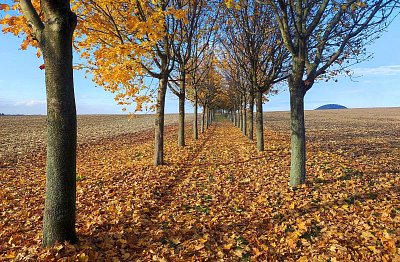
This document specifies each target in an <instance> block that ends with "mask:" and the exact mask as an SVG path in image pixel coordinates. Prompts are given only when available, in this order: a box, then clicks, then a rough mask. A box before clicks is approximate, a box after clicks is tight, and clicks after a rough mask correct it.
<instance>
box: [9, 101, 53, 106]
mask: <svg viewBox="0 0 400 262" xmlns="http://www.w3.org/2000/svg"><path fill="white" fill-rule="evenodd" d="M45 104H46V100H24V101H18V102H16V103H15V104H14V106H37V105H45Z"/></svg>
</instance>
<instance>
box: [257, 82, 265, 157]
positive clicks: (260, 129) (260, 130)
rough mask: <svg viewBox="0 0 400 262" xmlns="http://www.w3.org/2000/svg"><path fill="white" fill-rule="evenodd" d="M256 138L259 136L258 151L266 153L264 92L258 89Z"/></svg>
mask: <svg viewBox="0 0 400 262" xmlns="http://www.w3.org/2000/svg"><path fill="white" fill-rule="evenodd" d="M256 136H257V149H258V151H264V123H263V108H262V92H261V90H259V89H258V88H257V90H256Z"/></svg>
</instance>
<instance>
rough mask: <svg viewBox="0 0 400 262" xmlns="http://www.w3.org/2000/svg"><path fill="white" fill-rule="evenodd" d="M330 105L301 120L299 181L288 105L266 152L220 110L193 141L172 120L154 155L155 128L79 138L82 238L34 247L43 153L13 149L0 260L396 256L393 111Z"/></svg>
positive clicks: (398, 227)
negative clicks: (303, 149)
mask: <svg viewBox="0 0 400 262" xmlns="http://www.w3.org/2000/svg"><path fill="white" fill-rule="evenodd" d="M347 112H350V113H351V114H353V113H354V111H347ZM399 112H400V110H398V112H397V114H399ZM350 113H349V114H350ZM356 113H357V112H355V114H356ZM321 114H322V115H321ZM329 114H330V113H320V115H319V117H316V119H317V120H315V119H314V120H313V122H312V123H310V122H309V123H308V125H309V126H311V128H310V131H309V137H308V138H309V143H308V145H307V149H308V161H307V172H308V182H307V184H306V185H305V186H303V187H301V188H299V189H298V190H296V191H292V190H291V189H289V187H288V173H289V163H290V162H289V161H290V151H289V136H288V133H287V130H284V128H281V129H280V128H279V126H280V124H281V123H283V125H286V124H287V117H282V119H283V120H282V119H277V118H275V119H274V118H273V117H271V115H269V116H270V118H269V120H268V119H266V121H267V123H268V121H270V124H267V127H268V128H267V130H266V151H265V152H262V153H259V152H257V151H256V148H255V145H254V143H253V142H250V141H249V140H248V139H247V138H245V137H244V136H243V135H242V134H241V132H240V131H239V130H238V129H237V128H235V127H234V126H233V125H232V124H231V123H230V122H228V121H226V120H225V121H224V120H222V121H218V122H216V123H215V124H213V125H212V126H211V127H210V128H209V129H208V130H207V131H206V132H205V133H203V134H202V135H201V136H200V138H199V140H198V141H193V140H192V139H190V135H191V134H190V132H188V133H187V136H188V139H187V146H186V147H185V148H179V147H178V146H177V145H176V144H177V143H176V140H177V139H176V127H174V126H170V127H168V128H167V136H166V150H165V153H166V162H167V164H166V165H164V166H160V167H154V166H152V165H151V163H152V159H151V157H152V146H153V143H152V138H153V133H152V132H151V131H144V132H141V133H139V134H138V133H136V134H125V135H119V136H116V137H107V138H104V139H102V140H97V141H92V142H90V143H86V144H81V145H80V146H79V150H78V182H77V210H78V213H77V232H78V236H79V239H80V242H79V244H78V245H69V244H65V243H62V244H59V245H56V246H55V247H54V248H51V249H41V247H40V241H41V228H42V212H43V204H44V190H43V188H44V166H45V163H44V162H45V158H44V154H43V152H40V151H38V152H33V153H32V154H29V155H24V156H20V158H19V160H18V161H17V162H16V163H13V164H11V165H9V166H3V167H2V168H1V169H0V172H1V176H0V181H1V186H0V199H1V200H0V201H1V202H0V228H1V231H0V260H7V259H10V260H13V259H15V260H17V261H20V260H31V261H36V260H42V261H43V260H46V261H49V260H60V261H246V260H249V261H275V260H279V261H335V260H336V261H399V260H400V200H399V194H400V175H399V172H400V162H399V159H400V147H399V143H398V142H399V140H398V139H399V134H398V132H399V123H400V121H398V120H396V119H395V120H393V121H394V122H393V123H392V122H391V124H388V125H385V123H384V121H381V122H382V124H379V122H377V121H374V119H373V118H368V117H366V118H365V119H367V120H365V119H364V120H363V119H362V118H360V117H358V120H357V119H355V120H354V121H353V122H352V126H350V127H349V126H347V125H346V124H343V123H347V120H348V119H349V117H350V116H348V117H343V116H342V117H340V116H339V117H336V118H337V119H336V118H335V120H334V121H331V120H332V119H331V117H328V116H329ZM358 114H360V113H358ZM360 115H365V114H364V113H362V114H360ZM274 116H275V117H277V115H274ZM278 116H279V115H278ZM267 118H268V117H267ZM311 118H312V116H311ZM329 119H331V120H329ZM339 119H341V120H340V121H342V122H340V121H339ZM274 121H275V122H276V123H278V122H279V123H280V124H276V123H275V124H276V125H275V124H274ZM315 121H316V122H318V121H319V124H315V126H314V127H313V126H312V124H313V123H315ZM324 121H325V122H326V123H325V122H324ZM357 121H358V122H357ZM368 121H369V122H368ZM389 122H390V121H389ZM324 123H325V124H324ZM333 123H336V124H337V125H336V126H332V125H333ZM364 124H365V127H366V129H364ZM271 127H272V129H271ZM357 127H358V128H357ZM394 127H396V128H397V129H394ZM346 128H348V129H346ZM188 129H189V127H188ZM323 130H325V131H323ZM341 130H342V131H341ZM369 130H370V131H371V132H372V134H374V135H370V134H369ZM377 130H380V133H374V132H375V131H377ZM344 131H346V132H350V134H347V133H345V134H343V132H344ZM351 132H352V133H351ZM357 132H359V133H357ZM329 134H331V135H329ZM387 134H391V135H387ZM346 136H349V137H346Z"/></svg>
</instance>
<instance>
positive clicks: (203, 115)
mask: <svg viewBox="0 0 400 262" xmlns="http://www.w3.org/2000/svg"><path fill="white" fill-rule="evenodd" d="M205 114H206V107H205V106H203V111H202V112H201V133H204V124H205Z"/></svg>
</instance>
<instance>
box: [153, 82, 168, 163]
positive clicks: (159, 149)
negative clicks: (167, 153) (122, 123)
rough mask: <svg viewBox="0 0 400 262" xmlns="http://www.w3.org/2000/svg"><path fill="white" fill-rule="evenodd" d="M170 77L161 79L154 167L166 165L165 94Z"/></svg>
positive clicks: (157, 107) (157, 106)
mask: <svg viewBox="0 0 400 262" xmlns="http://www.w3.org/2000/svg"><path fill="white" fill-rule="evenodd" d="M167 86H168V76H167V75H164V76H163V77H162V78H161V79H160V84H159V87H158V96H157V105H156V119H155V125H154V126H155V132H154V165H155V166H158V165H162V164H164V110H165V94H166V92H167Z"/></svg>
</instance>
